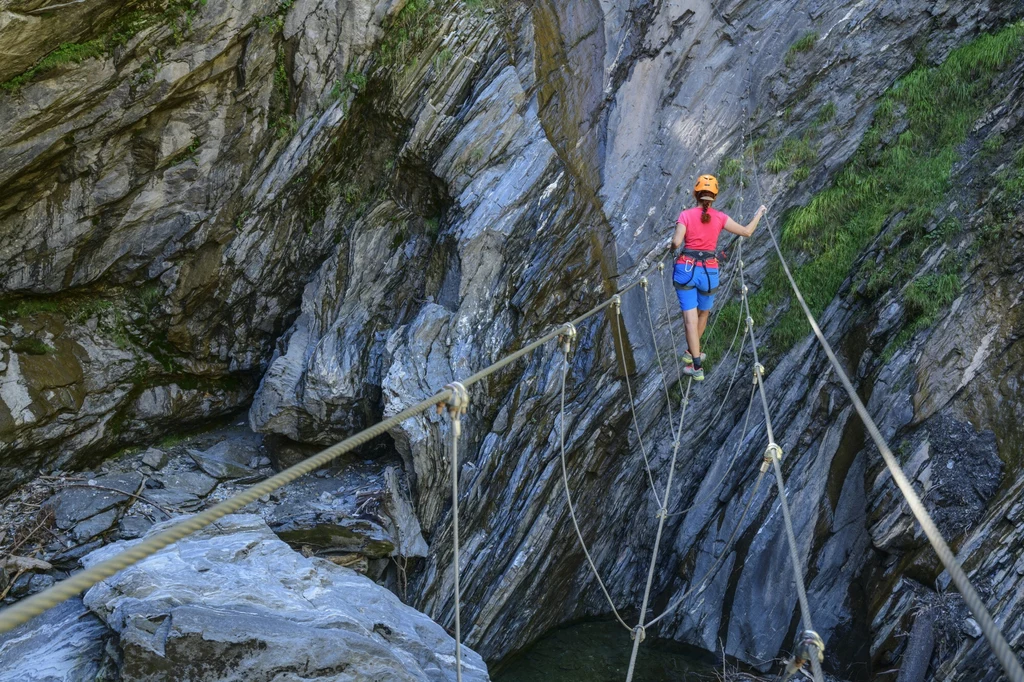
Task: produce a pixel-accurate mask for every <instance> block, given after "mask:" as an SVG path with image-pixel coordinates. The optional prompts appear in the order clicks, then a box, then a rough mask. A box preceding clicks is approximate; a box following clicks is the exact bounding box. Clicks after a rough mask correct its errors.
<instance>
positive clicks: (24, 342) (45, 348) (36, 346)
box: [11, 338, 57, 355]
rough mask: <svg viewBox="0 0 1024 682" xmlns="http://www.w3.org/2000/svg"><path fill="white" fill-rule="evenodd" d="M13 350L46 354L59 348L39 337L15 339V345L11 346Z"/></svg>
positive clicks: (28, 353) (27, 353) (31, 353)
mask: <svg viewBox="0 0 1024 682" xmlns="http://www.w3.org/2000/svg"><path fill="white" fill-rule="evenodd" d="M11 350H13V351H14V352H15V353H24V354H26V355H46V354H47V353H53V352H54V351H56V350H57V349H56V348H54V347H53V346H51V345H49V344H47V343H45V342H43V341H40V340H39V339H36V338H27V339H18V340H17V341H15V342H14V345H13V346H11Z"/></svg>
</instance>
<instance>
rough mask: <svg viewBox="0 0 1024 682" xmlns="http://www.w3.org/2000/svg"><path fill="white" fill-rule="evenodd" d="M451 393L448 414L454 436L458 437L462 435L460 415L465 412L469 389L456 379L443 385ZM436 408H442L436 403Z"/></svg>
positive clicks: (467, 404) (467, 405)
mask: <svg viewBox="0 0 1024 682" xmlns="http://www.w3.org/2000/svg"><path fill="white" fill-rule="evenodd" d="M445 388H447V389H448V390H449V391H451V393H452V397H451V399H450V401H449V402H448V416H449V417H451V419H452V430H454V431H455V437H456V438H458V437H459V436H461V435H462V415H464V414H466V409H467V408H468V407H469V391H467V390H466V387H465V386H463V385H462V384H461V383H460V382H458V381H453V382H452V383H450V384H448V385H446V386H445ZM437 407H438V410H439V411H440V410H441V409H443V408H442V406H441V405H438V406H437Z"/></svg>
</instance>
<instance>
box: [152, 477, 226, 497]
mask: <svg viewBox="0 0 1024 682" xmlns="http://www.w3.org/2000/svg"><path fill="white" fill-rule="evenodd" d="M154 478H155V479H156V480H158V481H160V482H161V483H162V484H163V486H164V489H165V490H171V491H175V492H180V493H188V494H189V495H193V496H195V497H206V496H207V495H209V494H210V493H211V492H212V491H213V489H214V488H216V487H217V479H216V478H213V477H211V476H207V475H206V474H203V473H200V472H198V471H173V472H166V471H165V472H161V473H160V474H158V475H157V476H154ZM147 497H151V495H150V494H148V493H147Z"/></svg>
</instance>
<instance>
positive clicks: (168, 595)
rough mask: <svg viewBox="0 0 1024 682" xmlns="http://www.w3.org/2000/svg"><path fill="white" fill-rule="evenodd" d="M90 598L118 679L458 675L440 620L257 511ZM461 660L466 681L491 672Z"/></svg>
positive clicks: (103, 553)
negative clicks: (114, 646)
mask: <svg viewBox="0 0 1024 682" xmlns="http://www.w3.org/2000/svg"><path fill="white" fill-rule="evenodd" d="M156 530H158V529H156ZM123 547H124V544H123V543H116V544H113V545H109V546H107V547H104V548H103V549H101V550H98V551H97V552H94V553H93V554H90V555H89V556H88V557H86V558H85V561H84V563H85V564H86V565H87V566H88V565H90V564H92V563H93V562H96V561H100V560H102V559H103V558H105V557H107V556H110V555H111V554H113V553H116V552H117V551H119V550H121V549H122V548H123ZM85 603H86V605H87V606H88V607H89V608H90V609H91V610H93V611H94V612H95V613H96V614H98V615H99V616H100V618H102V619H103V620H104V621H105V622H106V623H107V625H109V626H110V627H111V628H112V629H113V630H114V631H115V632H116V633H117V634H118V636H119V645H118V646H119V649H120V656H121V665H120V674H121V677H120V679H122V680H124V681H125V682H129V681H136V680H137V681H140V682H141V681H143V680H152V681H154V682H155V681H156V680H165V679H203V680H279V679H299V678H301V679H304V680H325V681H326V680H353V681H355V680H371V679H388V680H410V681H411V680H424V681H425V680H430V681H432V682H434V681H441V680H454V679H455V669H454V661H455V642H454V640H452V638H451V637H449V636H448V635H447V633H445V631H444V630H443V629H442V628H441V627H440V626H439V625H437V624H436V623H434V622H432V621H431V620H430V619H429V618H427V617H426V616H425V615H423V614H422V613H419V612H417V611H415V610H413V609H412V608H410V607H408V606H405V605H404V604H402V603H401V602H400V601H399V600H398V598H397V597H395V596H394V595H393V594H391V593H390V592H388V591H387V590H385V589H384V588H382V587H379V586H377V585H375V584H374V583H373V582H372V581H371V580H369V579H368V578H365V577H363V576H360V575H358V574H357V573H355V572H353V571H351V570H349V569H346V568H342V567H339V566H335V565H334V564H331V563H330V562H327V561H323V560H321V559H307V558H304V557H303V556H302V555H300V554H298V553H297V552H295V551H293V550H292V549H290V548H289V547H288V545H286V544H285V543H284V542H282V541H281V540H279V539H278V538H277V537H276V536H275V535H274V534H273V532H272V531H271V530H270V528H268V527H267V525H266V524H265V523H264V522H263V520H262V519H260V518H259V517H257V516H251V515H248V516H247V515H235V516H228V517H226V518H224V519H222V520H221V521H219V522H218V523H217V524H215V525H214V526H212V527H211V528H209V529H207V530H206V531H202V532H200V533H198V534H196V535H194V536H191V537H190V538H188V539H186V540H183V541H181V542H179V543H178V544H177V545H175V546H174V547H173V548H170V549H168V550H164V551H162V552H160V553H158V554H156V555H155V556H153V557H151V558H149V559H146V560H144V561H142V562H140V563H139V564H136V565H135V566H132V567H131V568H128V569H126V570H125V571H123V572H121V573H119V574H118V575H117V576H115V577H114V578H111V579H109V580H107V581H105V582H103V583H100V584H99V585H97V586H95V587H93V588H92V589H90V590H89V591H88V592H87V593H86V595H85ZM462 656H463V665H464V669H463V679H466V680H487V679H489V678H488V676H487V667H486V665H485V664H484V662H483V660H482V659H481V658H480V657H479V656H478V655H477V654H476V653H474V652H473V651H472V650H470V649H468V648H465V647H464V648H463V650H462Z"/></svg>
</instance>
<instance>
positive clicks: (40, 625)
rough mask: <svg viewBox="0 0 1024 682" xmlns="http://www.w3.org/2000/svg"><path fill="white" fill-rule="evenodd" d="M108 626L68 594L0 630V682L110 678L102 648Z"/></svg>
mask: <svg viewBox="0 0 1024 682" xmlns="http://www.w3.org/2000/svg"><path fill="white" fill-rule="evenodd" d="M110 634H111V633H110V630H109V629H108V628H107V627H106V626H105V625H104V624H103V623H102V622H101V621H100V619H99V618H97V617H96V616H94V615H93V614H91V613H89V611H88V610H86V608H85V606H84V605H83V604H82V600H81V599H79V598H77V597H76V598H74V599H71V600H68V601H66V602H64V603H63V604H61V605H59V606H56V607H54V608H52V609H50V610H49V611H47V612H45V613H44V614H42V615H41V616H38V617H36V618H33V619H32V620H30V621H29V622H27V623H25V624H24V625H21V626H19V627H17V628H15V629H14V630H12V631H11V632H8V633H6V634H3V635H0V682H81V681H82V680H89V681H90V682H94V681H95V682H104V681H106V680H113V679H115V678H114V677H113V676H112V674H111V672H112V671H111V670H109V669H108V666H109V663H107V662H106V656H105V655H104V647H105V645H106V642H107V640H108V639H109V638H110Z"/></svg>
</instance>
